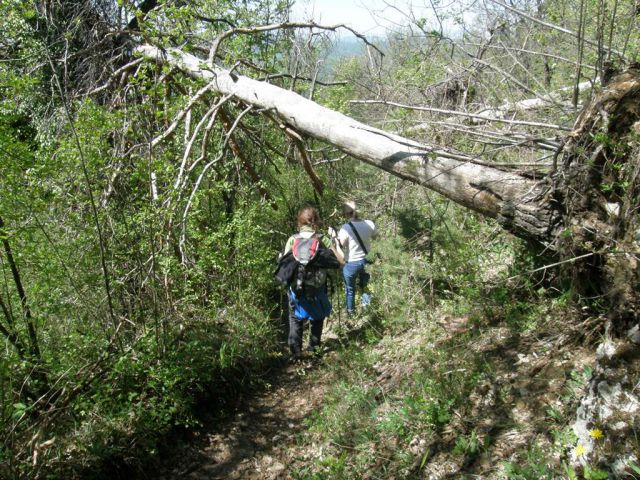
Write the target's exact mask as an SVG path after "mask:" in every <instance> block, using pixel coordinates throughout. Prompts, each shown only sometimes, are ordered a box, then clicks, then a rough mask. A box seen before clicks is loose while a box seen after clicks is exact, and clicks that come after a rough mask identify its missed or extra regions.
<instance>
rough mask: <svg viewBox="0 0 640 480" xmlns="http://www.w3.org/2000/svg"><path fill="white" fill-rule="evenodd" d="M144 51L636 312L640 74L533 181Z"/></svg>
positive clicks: (582, 124)
mask: <svg viewBox="0 0 640 480" xmlns="http://www.w3.org/2000/svg"><path fill="white" fill-rule="evenodd" d="M138 52H139V53H141V54H143V55H144V56H145V57H146V58H148V59H151V60H153V61H157V62H166V63H168V64H171V65H173V66H174V67H177V68H179V69H180V70H182V71H183V72H185V73H186V74H187V75H189V76H191V77H194V78H198V79H202V80H204V81H207V82H210V84H209V88H210V89H211V90H216V91H218V92H220V93H221V94H223V95H227V96H230V97H233V98H235V99H237V100H239V101H241V102H244V103H246V104H249V105H252V106H254V107H257V108H259V109H265V110H268V111H269V112H270V113H271V114H274V115H275V116H277V118H278V119H279V120H280V121H281V122H282V123H283V125H285V126H286V127H287V128H290V129H294V130H296V131H297V132H300V133H302V134H305V135H308V136H310V137H313V138H316V139H318V140H321V141H324V142H327V143H329V144H331V145H333V146H335V147H337V148H338V149H340V150H342V151H343V152H345V153H347V154H349V155H351V156H352V157H354V158H357V159H360V160H362V161H364V162H366V163H368V164H370V165H373V166H375V167H378V168H381V169H382V170H385V171H387V172H389V173H391V174H393V175H395V176H398V177H400V178H403V179H406V180H409V181H411V182H415V183H418V184H420V185H423V186H425V187H427V188H429V189H432V190H434V191H436V192H438V193H440V194H442V195H444V196H445V197H447V198H449V199H451V200H453V201H454V202H456V203H458V204H460V205H462V206H464V207H467V208H470V209H472V210H475V211H476V212H479V213H481V214H483V215H485V216H487V217H490V218H495V219H497V220H498V221H499V222H500V223H501V224H502V225H503V226H504V227H505V228H506V229H507V230H509V231H510V232H512V233H514V234H515V235H517V236H519V237H521V238H525V239H528V240H533V241H535V242H536V243H538V244H542V245H544V246H545V249H546V251H547V252H553V253H556V254H558V257H559V259H560V262H558V263H556V265H562V266H563V268H564V269H565V270H566V269H567V268H568V269H569V270H568V272H567V275H568V276H569V277H571V279H572V285H573V287H574V289H576V291H577V292H579V293H581V294H583V295H584V296H585V297H591V298H596V297H602V296H606V297H607V298H609V299H610V300H611V302H612V303H611V304H612V306H613V307H612V309H611V316H612V317H615V318H617V319H620V318H624V319H626V320H629V319H632V320H633V319H637V318H638V317H639V316H640V296H639V295H638V293H637V292H638V290H639V289H640V288H639V287H640V269H639V267H638V265H639V264H640V253H639V252H640V225H639V224H638V220H637V211H638V208H639V207H638V200H639V198H640V161H639V158H640V142H639V141H638V138H640V106H639V105H640V101H639V99H640V71H639V70H637V69H630V70H629V71H628V72H626V73H625V74H623V75H619V76H618V77H615V78H613V79H612V81H611V82H610V84H609V85H607V86H606V88H605V89H604V90H603V91H602V92H601V93H600V94H599V95H598V96H596V98H595V100H594V101H593V102H592V103H591V104H590V105H588V106H587V107H585V109H584V110H583V111H582V113H581V114H580V116H579V117H578V120H577V122H576V125H575V127H574V130H573V132H572V133H571V134H569V136H568V137H567V138H566V139H565V142H564V147H563V149H562V151H558V156H559V158H560V161H559V162H557V164H558V168H557V169H555V168H554V171H553V172H552V173H551V174H550V175H549V176H547V177H546V178H544V179H543V180H541V181H534V180H532V179H530V178H526V177H524V176H520V175H518V174H515V173H512V172H505V171H503V170H500V169H498V168H492V167H490V166H487V165H486V164H484V165H481V164H478V163H474V160H475V159H474V158H473V157H471V156H469V155H465V154H464V153H460V152H454V151H451V150H445V149H443V148H441V147H437V146H434V145H428V144H421V143H418V142H415V141H413V140H410V139H407V138H403V137H401V136H398V135H395V134H393V133H389V132H385V131H383V130H379V129H377V128H374V127H371V126H368V125H365V124H363V123H361V122H358V121H356V120H354V119H352V118H350V117H348V116H346V115H343V114H341V113H339V112H336V111H333V110H331V109H328V108H325V107H323V106H321V105H318V104H317V103H315V102H313V101H310V100H308V99H306V98H303V97H302V96H300V95H298V94H296V93H295V92H292V91H290V90H285V89H282V88H279V87H277V86H274V85H271V84H268V83H266V82H260V81H256V80H253V79H251V78H248V77H245V76H242V75H238V74H235V73H233V72H230V71H227V70H224V69H222V68H219V67H217V66H211V65H209V64H207V63H206V62H204V61H202V60H201V59H199V58H197V57H195V56H193V55H190V54H187V53H185V52H183V51H181V50H177V49H170V50H168V51H162V50H160V49H158V48H156V47H153V46H143V47H140V48H139V49H138ZM560 154H561V156H560ZM624 323H626V322H624Z"/></svg>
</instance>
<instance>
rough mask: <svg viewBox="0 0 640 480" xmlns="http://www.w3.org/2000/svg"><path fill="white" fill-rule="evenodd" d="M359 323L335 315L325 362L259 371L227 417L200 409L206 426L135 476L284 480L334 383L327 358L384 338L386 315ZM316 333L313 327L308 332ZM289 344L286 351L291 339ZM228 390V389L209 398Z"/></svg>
mask: <svg viewBox="0 0 640 480" xmlns="http://www.w3.org/2000/svg"><path fill="white" fill-rule="evenodd" d="M355 320H356V321H357V324H356V325H354V326H353V327H350V328H349V327H347V324H346V319H345V317H344V316H341V315H336V317H332V318H330V320H329V322H328V324H327V326H326V327H327V328H326V330H325V333H326V335H325V336H324V341H323V352H324V354H323V355H322V356H321V357H319V358H310V359H306V360H304V361H303V362H301V363H292V362H290V361H289V360H288V358H287V355H286V354H284V355H283V356H281V357H279V358H274V359H273V360H272V361H271V362H270V364H269V365H267V366H266V368H265V370H264V371H263V372H262V373H251V374H252V375H256V376H257V377H256V378H253V379H252V381H251V385H250V387H249V388H246V389H243V390H241V391H236V392H233V391H232V392H231V394H232V395H231V396H232V397H234V399H232V400H230V401H229V402H228V403H227V405H226V408H224V409H223V410H224V412H223V413H221V411H220V408H219V405H217V404H216V403H215V402H213V403H209V402H203V403H202V404H201V407H200V408H199V411H200V412H201V414H200V415H199V420H200V422H201V427H200V428H198V429H197V430H195V431H183V432H181V433H180V434H176V435H175V436H174V438H173V441H171V439H169V440H170V441H168V442H167V444H166V446H165V447H164V448H163V449H162V451H161V452H160V455H159V456H158V457H159V461H158V464H157V465H155V466H154V468H153V469H151V470H148V471H146V472H137V474H136V475H130V476H129V477H128V478H137V479H147V478H154V479H161V480H173V479H193V480H201V479H202V480H204V479H217V478H220V479H222V478H224V479H240V478H241V479H269V478H280V475H282V474H284V473H285V472H286V471H288V469H289V467H290V466H291V463H292V462H294V461H296V460H299V458H297V457H296V455H295V453H294V451H295V448H296V446H297V444H298V443H299V442H298V441H297V439H298V438H299V437H300V436H302V435H303V434H304V433H305V432H306V428H307V427H306V425H305V419H306V418H307V417H308V416H309V415H310V414H311V413H312V412H313V411H314V410H316V409H317V408H319V407H320V405H321V401H322V397H323V395H324V391H325V390H326V385H324V384H323V382H322V378H319V377H320V376H322V375H323V373H322V364H323V363H324V362H325V361H327V362H328V361H330V360H329V359H328V358H327V355H328V354H331V353H332V352H339V351H340V350H342V349H344V348H346V347H347V346H348V345H349V344H353V343H356V342H359V341H361V340H365V339H367V338H370V335H371V334H372V333H371V332H374V333H375V332H377V333H375V334H376V335H379V334H380V331H381V328H380V320H381V318H380V317H379V316H378V315H376V314H375V313H374V312H373V311H371V312H367V315H363V316H360V317H358V318H357V319H355ZM354 323H355V322H354ZM284 326H285V324H284V323H283V327H284ZM308 328H309V327H308V325H306V328H305V335H308ZM284 331H286V330H285V329H284V328H283V332H284ZM305 338H306V337H305ZM282 340H283V341H282V350H283V351H285V350H286V349H287V347H286V338H284V336H283V339H282ZM316 374H318V375H316ZM230 388H231V387H230ZM227 393H228V392H227V391H226V389H224V388H221V389H219V390H217V391H215V392H214V391H212V392H210V394H209V397H211V398H214V397H224V396H225V395H227ZM122 478H124V477H122Z"/></svg>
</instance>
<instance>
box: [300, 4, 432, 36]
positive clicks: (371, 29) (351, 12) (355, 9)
mask: <svg viewBox="0 0 640 480" xmlns="http://www.w3.org/2000/svg"><path fill="white" fill-rule="evenodd" d="M425 3H427V2H425V1H415V0H297V1H296V4H295V6H294V8H293V19H294V20H298V21H304V20H310V18H311V17H312V18H313V19H314V20H315V21H316V22H317V23H321V24H325V25H334V24H336V23H343V24H345V25H349V26H350V27H352V28H353V29H355V30H357V31H358V32H359V33H362V34H365V35H367V36H375V35H384V33H385V32H386V29H387V28H393V27H394V26H398V25H404V24H407V23H408V22H409V20H408V18H407V14H408V13H409V12H413V15H414V16H415V17H416V18H419V17H420V16H427V17H430V16H431V15H430V14H429V13H428V11H427V9H426V8H425V7H424V4H425ZM420 5H422V6H420ZM372 13H373V14H372ZM338 33H339V34H341V35H349V33H347V32H346V31H343V32H338Z"/></svg>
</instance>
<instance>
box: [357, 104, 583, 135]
mask: <svg viewBox="0 0 640 480" xmlns="http://www.w3.org/2000/svg"><path fill="white" fill-rule="evenodd" d="M349 103H351V104H358V105H375V104H378V105H388V106H391V107H398V108H406V109H408V110H419V111H424V112H434V113H443V114H446V115H455V116H460V117H467V118H475V119H478V120H483V121H485V122H500V123H508V124H510V125H528V126H530V127H542V128H550V129H553V130H563V131H571V129H570V128H568V127H564V126H562V125H555V124H551V123H541V122H527V121H525V120H507V119H504V118H495V117H487V116H485V115H480V114H477V113H467V112H458V111H456V110H444V109H442V108H432V107H416V106H413V105H404V104H402V103H397V102H389V101H386V100H350V101H349Z"/></svg>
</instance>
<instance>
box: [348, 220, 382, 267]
mask: <svg viewBox="0 0 640 480" xmlns="http://www.w3.org/2000/svg"><path fill="white" fill-rule="evenodd" d="M351 224H352V225H353V226H354V227H355V228H356V230H357V231H358V235H360V239H361V240H362V243H364V247H365V248H366V249H367V252H370V251H371V239H373V238H376V234H377V232H376V226H375V225H374V223H373V222H372V221H371V220H351ZM338 241H339V242H340V245H342V248H343V250H344V259H345V261H346V262H356V261H358V260H362V259H363V258H364V257H366V254H365V253H364V250H362V247H361V246H360V242H358V238H357V237H356V235H355V234H354V233H353V230H351V225H349V223H345V224H344V225H342V227H341V228H340V231H339V232H338Z"/></svg>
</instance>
